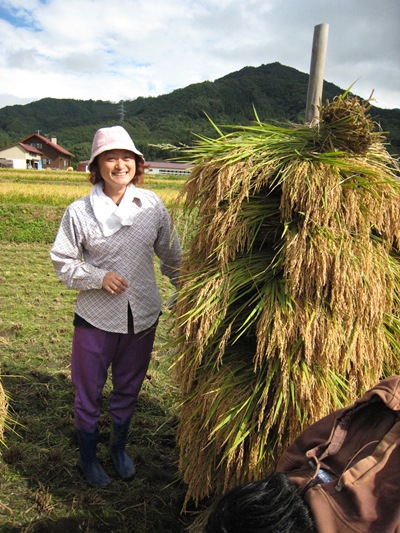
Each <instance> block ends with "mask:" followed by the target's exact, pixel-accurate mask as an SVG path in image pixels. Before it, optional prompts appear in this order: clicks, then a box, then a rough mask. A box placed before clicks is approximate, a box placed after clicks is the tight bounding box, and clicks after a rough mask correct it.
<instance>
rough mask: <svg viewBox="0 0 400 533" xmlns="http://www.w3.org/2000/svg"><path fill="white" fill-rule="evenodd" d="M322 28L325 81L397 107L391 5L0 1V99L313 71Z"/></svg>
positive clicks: (292, 0) (148, 91) (113, 95)
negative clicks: (257, 71) (325, 29)
mask: <svg viewBox="0 0 400 533" xmlns="http://www.w3.org/2000/svg"><path fill="white" fill-rule="evenodd" d="M1 17H2V18H1ZM322 22H326V23H328V24H329V36H328V50H327V57H326V66H325V79H327V80H328V81H331V82H333V83H335V84H337V85H339V86H340V87H342V88H347V87H349V86H350V85H351V84H352V83H353V82H355V81H356V80H357V81H356V84H355V86H354V89H353V90H354V92H356V93H357V94H360V95H361V96H363V97H364V98H367V97H368V96H369V94H370V93H371V91H372V90H373V89H375V96H376V98H377V100H378V103H377V105H380V106H381V107H389V108H393V107H400V73H399V59H400V57H399V54H400V32H399V31H398V24H399V22H400V2H399V1H398V0H380V2H376V1H375V0H336V1H332V0H329V1H328V0H302V1H301V2H299V1H298V0H248V1H247V2H242V1H239V0H187V1H185V2H183V1H182V0H113V1H111V2H110V0H69V1H68V2H65V0H47V1H40V0H13V1H12V2H11V1H8V0H2V2H1V3H0V46H1V49H2V55H1V56H0V76H1V80H2V85H1V91H2V92H3V93H4V94H8V95H12V98H21V99H24V100H34V99H40V98H44V97H48V96H50V97H54V98H76V99H95V100H98V99H100V100H111V101H119V100H121V99H124V100H125V99H134V98H136V97H138V96H149V95H151V96H156V95H158V94H164V93H166V92H170V91H171V90H173V89H175V88H181V87H186V86H187V85H189V84H191V83H196V82H201V81H204V80H214V79H216V78H219V77H222V76H224V75H226V74H229V73H230V72H234V71H236V70H239V69H241V68H243V67H245V66H259V65H261V64H267V63H272V62H275V61H279V62H280V63H282V64H284V65H287V66H290V67H293V68H297V69H299V70H301V71H303V72H308V71H309V66H310V59H311V49H312V39H313V31H314V27H315V25H317V24H320V23H322ZM7 98H8V97H3V99H1V98H0V105H1V104H2V102H7ZM9 102H10V104H11V103H12V102H11V98H10V100H9ZM3 105H4V104H3Z"/></svg>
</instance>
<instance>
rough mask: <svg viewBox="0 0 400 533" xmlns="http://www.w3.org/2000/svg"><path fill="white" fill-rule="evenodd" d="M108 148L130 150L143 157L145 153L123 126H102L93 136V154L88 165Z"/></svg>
mask: <svg viewBox="0 0 400 533" xmlns="http://www.w3.org/2000/svg"><path fill="white" fill-rule="evenodd" d="M107 150H129V151H130V152H133V153H134V154H136V155H139V156H141V157H143V154H142V153H141V152H139V150H138V149H137V148H136V146H135V144H134V142H133V141H132V139H131V138H130V136H129V133H128V132H127V131H126V130H125V129H124V128H123V127H122V126H112V127H110V128H100V129H99V130H97V131H96V133H95V135H94V137H93V144H92V154H91V156H90V159H89V162H88V167H89V168H90V165H91V164H92V163H93V161H94V159H95V158H96V157H97V156H98V155H100V154H102V153H103V152H106V151H107Z"/></svg>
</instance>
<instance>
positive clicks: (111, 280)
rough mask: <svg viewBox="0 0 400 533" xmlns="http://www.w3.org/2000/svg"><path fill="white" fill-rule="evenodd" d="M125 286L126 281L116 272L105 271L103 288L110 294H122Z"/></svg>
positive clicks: (126, 284)
mask: <svg viewBox="0 0 400 533" xmlns="http://www.w3.org/2000/svg"><path fill="white" fill-rule="evenodd" d="M127 287H128V283H127V281H126V280H125V279H124V278H123V277H122V276H120V275H119V274H117V273H116V272H107V274H106V275H105V276H104V278H103V289H104V290H105V291H107V292H109V293H110V294H114V295H117V294H122V293H123V292H124V291H125V289H126V288H127Z"/></svg>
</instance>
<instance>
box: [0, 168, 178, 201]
mask: <svg viewBox="0 0 400 533" xmlns="http://www.w3.org/2000/svg"><path fill="white" fill-rule="evenodd" d="M183 183H184V180H182V179H176V177H175V176H170V177H168V176H166V177H160V176H158V175H157V176H155V177H154V178H153V177H151V178H150V177H146V183H145V185H143V187H144V188H146V189H151V190H152V191H154V192H155V193H156V194H158V196H159V197H160V198H161V199H162V200H163V202H164V203H165V204H166V205H169V206H170V205H172V204H173V203H174V202H175V200H176V198H177V196H178V194H179V191H180V189H181V187H182V185H183ZM91 190H92V185H91V184H90V183H89V182H88V175H87V174H86V173H82V172H52V171H35V170H30V171H29V170H27V171H26V170H22V171H21V170H9V169H0V202H1V203H23V204H30V203H31V204H41V205H53V206H66V205H68V204H70V203H71V202H73V201H74V200H76V199H77V198H81V197H82V196H85V195H87V194H89V193H90V191H91Z"/></svg>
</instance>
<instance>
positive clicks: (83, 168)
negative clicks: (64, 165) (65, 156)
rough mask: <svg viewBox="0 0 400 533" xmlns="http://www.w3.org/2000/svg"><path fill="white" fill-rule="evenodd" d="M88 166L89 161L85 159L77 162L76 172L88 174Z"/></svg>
mask: <svg viewBox="0 0 400 533" xmlns="http://www.w3.org/2000/svg"><path fill="white" fill-rule="evenodd" d="M88 164H89V159H87V160H86V161H79V163H78V165H77V167H76V170H77V171H78V172H89V169H88Z"/></svg>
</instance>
